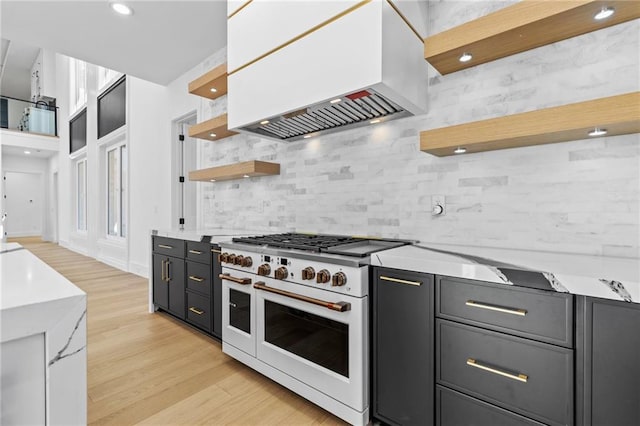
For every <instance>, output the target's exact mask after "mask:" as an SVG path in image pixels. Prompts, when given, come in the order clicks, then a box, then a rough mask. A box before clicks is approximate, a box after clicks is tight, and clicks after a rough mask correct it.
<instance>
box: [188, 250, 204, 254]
mask: <svg viewBox="0 0 640 426" xmlns="http://www.w3.org/2000/svg"><path fill="white" fill-rule="evenodd" d="M189 253H191V254H202V252H201V251H200V250H189Z"/></svg>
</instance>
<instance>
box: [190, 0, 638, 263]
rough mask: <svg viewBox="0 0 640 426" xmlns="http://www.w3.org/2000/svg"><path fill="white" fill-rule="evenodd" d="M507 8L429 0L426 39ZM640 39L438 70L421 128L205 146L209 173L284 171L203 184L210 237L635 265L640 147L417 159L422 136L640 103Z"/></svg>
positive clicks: (616, 31)
mask: <svg viewBox="0 0 640 426" xmlns="http://www.w3.org/2000/svg"><path fill="white" fill-rule="evenodd" d="M510 3H513V2H483V1H475V2H468V1H437V2H436V1H434V2H431V3H430V12H431V13H430V21H429V25H428V28H429V31H430V33H435V32H439V31H442V30H444V29H447V28H450V27H452V26H455V25H459V24H461V23H463V22H465V21H468V20H470V19H474V18H476V17H478V16H481V15H483V14H486V13H490V12H492V11H494V10H497V9H498V8H499V7H504V6H506V5H508V4H510ZM462 12H464V13H462ZM639 39H640V22H639V20H635V21H632V22H628V23H625V24H620V25H617V26H614V27H611V28H607V29H603V30H600V31H596V32H594V33H590V34H586V35H583V36H579V37H575V38H572V39H569V40H565V41H561V42H558V43H555V44H552V45H549V46H544V47H541V48H538V49H534V50H531V51H528V52H523V53H520V54H518V55H514V56H512V57H509V58H504V59H501V60H498V61H494V62H491V63H488V64H483V65H480V66H477V67H474V68H471V69H468V70H465V71H460V72H457V73H454V74H450V75H447V76H440V75H438V74H437V72H436V71H435V70H433V69H430V72H431V74H430V90H429V111H428V113H427V114H425V115H422V116H418V117H409V118H405V119H401V120H396V121H394V122H390V123H386V124H381V125H376V126H370V127H366V128H361V129H354V130H351V131H344V132H341V133H337V134H334V135H328V136H323V137H319V138H315V139H311V140H308V141H307V140H305V141H299V142H275V141H271V140H267V139H262V138H259V137H256V136H251V135H236V136H233V137H231V138H227V139H225V140H222V141H219V142H207V141H199V142H198V143H199V161H200V167H201V168H205V167H211V166H215V165H223V164H229V163H234V162H238V161H247V160H253V159H257V160H264V161H273V162H278V163H280V164H281V174H280V176H273V177H263V178H250V179H243V180H237V181H229V182H217V183H199V184H197V185H199V193H200V197H199V199H200V206H199V208H200V214H201V217H202V221H203V223H202V225H203V226H205V227H207V226H220V225H224V226H230V227H247V228H252V229H258V230H261V231H263V232H283V231H294V230H295V231H309V232H320V233H346V234H357V235H375V236H382V237H393V238H410V239H417V240H421V241H423V242H438V243H451V244H464V245H475V246H490V247H501V248H513V249H530V250H543V251H557V252H569V253H585V254H596V255H605V256H623V257H635V258H637V257H640V248H639V246H640V244H639V241H640V135H638V134H633V135H625V136H616V137H603V138H598V139H585V140H580V141H572V142H565V143H558V144H551V145H541V146H533V147H526V148H518V149H509V150H501V151H491V152H485V153H478V154H470V155H461V156H452V157H444V158H438V157H434V156H431V155H429V154H425V153H422V152H420V149H419V133H420V131H422V130H426V129H431V128H438V127H443V126H448V125H453V124H459V123H464V122H469V121H476V120H482V119H486V118H492V117H499V116H503V115H509V114H515V113H519V112H524V111H530V110H535V109H539V108H546V107H551V106H556V105H562V104H568V103H574V102H580V101H583V100H588V99H595V98H600V97H605V96H613V95H616V94H622V93H627V92H632V91H637V90H639V89H640V76H639V75H638V70H639V69H640V68H639V65H640V64H639V62H640V61H639V59H640V54H639V53H638V52H639V51H640V43H639ZM225 57H226V51H225V50H224V49H223V50H222V51H220V52H218V53H217V54H216V55H214V56H213V57H212V58H210V59H209V60H207V61H205V63H203V70H208V69H210V68H212V67H213V66H215V65H217V64H219V63H222V62H224V60H225ZM310 84H311V83H310ZM224 112H226V97H223V98H220V99H218V100H216V101H204V100H203V101H202V108H201V119H206V118H208V117H211V116H215V115H219V114H221V113H224ZM540 124H541V126H543V125H544V123H540ZM432 195H445V196H446V208H447V214H446V215H445V216H443V217H432V216H431V213H430V211H431V196H432Z"/></svg>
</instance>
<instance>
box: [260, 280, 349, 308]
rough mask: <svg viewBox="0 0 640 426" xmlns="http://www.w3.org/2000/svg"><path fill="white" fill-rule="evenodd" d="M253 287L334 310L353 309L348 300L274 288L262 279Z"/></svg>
mask: <svg viewBox="0 0 640 426" xmlns="http://www.w3.org/2000/svg"><path fill="white" fill-rule="evenodd" d="M253 288H256V289H258V290H264V291H268V292H269V293H275V294H279V295H281V296H286V297H290V298H292V299H296V300H301V301H303V302H307V303H311V304H314V305H318V306H322V307H324V308H327V309H331V310H332V311H338V312H346V311H350V310H351V303H348V302H327V301H324V300H320V299H314V298H313V297H308V296H302V295H301V294H297V293H291V292H290V291H285V290H280V289H279V288H273V287H269V286H267V285H266V284H265V283H263V282H262V281H259V282H257V283H255V284H254V285H253Z"/></svg>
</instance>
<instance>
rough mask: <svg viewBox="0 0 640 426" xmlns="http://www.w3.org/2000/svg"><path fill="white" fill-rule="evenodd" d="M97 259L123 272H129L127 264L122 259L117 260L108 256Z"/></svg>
mask: <svg viewBox="0 0 640 426" xmlns="http://www.w3.org/2000/svg"><path fill="white" fill-rule="evenodd" d="M95 259H96V260H98V261H100V262H102V263H106V264H107V265H109V266H113V267H114V268H117V269H120V270H121V271H124V272H129V271H128V270H127V262H125V261H124V260H122V259H116V258H114V257H108V256H98V257H96V258H95Z"/></svg>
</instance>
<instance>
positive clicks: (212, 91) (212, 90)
mask: <svg viewBox="0 0 640 426" xmlns="http://www.w3.org/2000/svg"><path fill="white" fill-rule="evenodd" d="M209 90H210V91H211V93H216V92H217V91H218V89H216V88H215V87H212V88H211V89H209Z"/></svg>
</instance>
